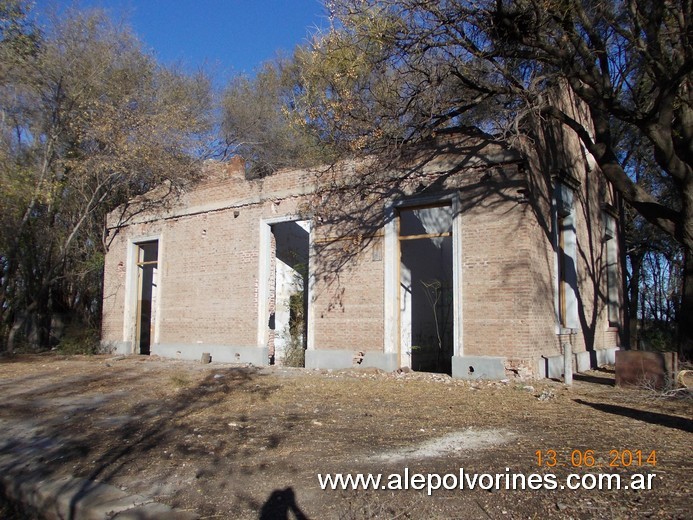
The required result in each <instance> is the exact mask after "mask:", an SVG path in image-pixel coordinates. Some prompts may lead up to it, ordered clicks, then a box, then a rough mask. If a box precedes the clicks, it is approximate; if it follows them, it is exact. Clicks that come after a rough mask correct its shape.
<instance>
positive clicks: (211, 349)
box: [151, 343, 269, 366]
mask: <svg viewBox="0 0 693 520" xmlns="http://www.w3.org/2000/svg"><path fill="white" fill-rule="evenodd" d="M205 352H208V353H209V354H211V356H212V362H213V363H214V362H220V363H252V364H253V365H258V366H262V365H267V364H269V349H268V348H266V347H265V348H260V347H237V346H233V345H206V344H192V345H190V344H182V343H180V344H178V343H173V344H159V343H155V344H154V345H152V351H151V353H152V355H156V356H161V357H167V358H173V359H186V360H190V361H199V360H200V359H201V357H202V354H203V353H205Z"/></svg>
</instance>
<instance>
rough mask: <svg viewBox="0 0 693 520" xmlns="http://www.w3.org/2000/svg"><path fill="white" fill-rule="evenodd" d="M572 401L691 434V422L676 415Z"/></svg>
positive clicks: (692, 427)
mask: <svg viewBox="0 0 693 520" xmlns="http://www.w3.org/2000/svg"><path fill="white" fill-rule="evenodd" d="M573 401H574V402H576V403H578V404H584V405H585V406H590V407H592V408H594V409H595V410H599V411H600V412H605V413H611V414H615V415H621V416H623V417H628V418H630V419H635V420H638V421H644V422H648V423H650V424H656V425H659V426H665V427H666V428H674V429H677V430H682V431H684V432H689V433H691V432H693V421H692V420H690V419H686V418H684V417H678V416H676V415H668V414H663V413H657V412H647V411H643V410H638V409H637V408H629V407H627V406H620V405H613V404H606V403H590V402H588V401H584V400H583V399H573Z"/></svg>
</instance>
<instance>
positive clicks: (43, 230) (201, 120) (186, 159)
mask: <svg viewBox="0 0 693 520" xmlns="http://www.w3.org/2000/svg"><path fill="white" fill-rule="evenodd" d="M6 6H10V7H11V9H10V8H7V7H6ZM24 6H25V4H23V3H22V2H18V1H10V2H6V3H3V4H2V9H0V12H2V14H3V17H2V18H3V33H2V41H0V53H2V59H1V60H0V63H2V65H1V66H2V69H3V70H2V74H0V139H2V146H1V147H0V149H1V150H2V152H0V194H1V195H0V196H1V197H2V201H0V204H1V205H2V208H3V211H2V220H1V221H0V225H1V226H2V228H1V230H0V266H1V268H2V271H1V273H2V274H1V278H0V281H1V283H2V296H1V298H2V300H0V324H1V325H0V327H2V328H1V329H0V332H1V333H2V334H1V335H0V338H2V340H1V341H2V345H0V346H2V347H4V348H6V349H8V350H11V349H12V348H13V347H14V345H15V344H16V342H17V340H18V338H19V337H20V336H21V335H25V336H26V335H27V334H29V333H31V336H32V337H30V338H29V340H30V342H31V343H33V344H35V345H38V346H42V347H45V346H47V345H48V344H49V342H50V332H51V323H52V321H53V317H54V316H55V315H56V313H60V312H68V313H72V314H80V313H81V316H82V317H83V318H84V319H88V320H91V324H92V325H95V324H98V320H99V319H100V302H101V294H100V283H101V282H100V277H99V276H94V273H100V269H101V266H102V258H103V253H104V249H105V248H106V247H107V242H106V238H105V237H103V236H102V234H103V222H104V219H105V215H106V213H107V212H109V211H110V210H112V209H114V208H115V207H116V206H118V205H120V204H122V203H125V202H127V201H128V200H131V199H132V198H133V197H135V196H138V195H142V194H144V193H147V192H149V191H150V190H151V189H152V188H153V187H155V186H165V190H162V189H159V190H157V197H156V198H155V199H153V198H150V199H148V200H149V202H150V203H151V204H161V203H164V202H165V201H166V200H167V196H168V195H174V194H175V193H177V192H179V191H180V190H181V189H184V188H185V187H186V185H187V184H189V183H190V182H191V181H193V180H194V179H195V177H196V173H197V171H198V170H199V165H200V162H201V160H202V159H203V158H204V150H205V149H206V144H207V138H208V135H209V134H208V131H209V129H210V121H211V120H210V117H209V116H210V99H211V96H210V88H209V87H210V86H209V81H208V80H207V78H206V77H204V76H203V75H196V76H188V75H186V74H183V73H181V72H179V71H177V70H174V69H170V68H164V67H162V66H160V65H158V64H157V63H156V62H155V61H154V60H153V59H152V58H151V57H150V56H148V55H147V54H145V53H144V52H143V51H142V49H141V46H140V44H139V42H138V41H137V40H136V38H135V37H134V36H133V35H132V34H131V33H130V31H129V30H128V29H127V28H125V27H123V26H116V25H114V24H112V23H111V22H110V20H109V19H108V18H107V17H106V16H105V15H104V14H103V13H102V12H99V11H92V12H77V11H70V12H68V13H66V14H65V15H64V16H63V17H62V18H60V19H55V20H53V21H52V22H51V24H50V25H49V27H48V29H47V31H46V33H45V34H39V33H38V31H36V29H35V28H34V27H33V26H31V23H30V22H29V21H27V17H26V12H27V10H26V8H25V7H24ZM6 14H9V15H11V16H9V17H8V18H12V20H10V21H9V22H7V21H6V18H5V15H6ZM6 26H7V27H11V28H20V29H19V30H17V29H13V30H12V31H6V30H5V27H6ZM18 35H19V36H18ZM27 42H28V43H27ZM168 198H170V197H168ZM86 282H88V283H86Z"/></svg>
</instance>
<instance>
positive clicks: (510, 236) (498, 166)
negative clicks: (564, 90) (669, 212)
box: [102, 126, 623, 378]
mask: <svg viewBox="0 0 693 520" xmlns="http://www.w3.org/2000/svg"><path fill="white" fill-rule="evenodd" d="M595 168H596V166H595V165H594V163H593V161H592V160H591V158H590V156H589V154H586V153H585V151H584V150H583V149H582V147H581V146H580V143H579V141H578V140H577V138H576V137H575V136H574V135H573V134H571V133H570V132H568V131H566V130H564V129H563V128H561V127H558V126H545V127H542V129H541V132H538V133H537V135H536V136H534V139H533V140H532V141H531V144H530V142H529V141H527V142H525V143H524V144H523V143H521V142H519V143H518V144H517V146H516V148H511V147H509V146H507V145H504V144H501V143H497V142H494V141H493V140H490V139H488V138H487V137H486V136H483V135H481V134H469V135H465V136H460V135H456V136H447V137H442V138H441V137H439V138H438V139H436V141H435V143H432V144H431V146H430V147H421V148H419V149H418V150H417V151H416V153H412V154H410V155H409V156H407V157H400V158H398V160H397V161H394V162H393V164H388V165H386V164H382V163H377V162H375V161H370V162H369V161H366V160H364V161H362V162H354V163H349V164H341V165H339V166H332V167H330V168H322V169H320V168H319V169H315V170H294V171H281V172H279V173H277V174H275V175H272V176H269V177H266V178H262V179H257V180H247V179H246V178H245V176H244V171H243V168H242V164H240V163H230V164H218V163H217V164H215V163H210V164H208V165H207V167H206V170H207V174H206V176H205V180H204V181H202V182H201V183H199V184H198V185H196V187H195V188H194V189H191V190H189V191H188V192H186V193H185V194H183V195H182V196H181V197H180V199H178V200H177V201H176V202H175V204H173V205H172V206H171V207H168V208H166V209H160V210H157V211H153V210H149V211H141V212H138V211H136V210H134V209H133V208H137V204H136V203H135V204H133V205H131V206H129V207H128V208H127V210H125V211H123V209H122V208H121V209H120V210H118V211H115V212H113V213H112V214H111V215H110V217H109V220H108V223H107V228H108V229H107V231H108V233H109V239H110V240H111V243H110V249H109V252H108V254H107V256H106V264H105V281H104V310H103V330H102V341H103V344H104V345H105V346H106V347H108V348H110V349H112V350H113V351H117V352H119V353H124V354H150V353H151V354H157V355H161V356H166V357H175V358H183V359H200V356H201V354H202V353H203V352H208V353H210V354H211V356H212V359H213V360H215V361H232V362H233V361H237V362H252V363H254V364H258V365H262V364H267V363H270V362H276V363H283V362H285V361H287V360H288V359H289V356H290V355H293V354H294V353H295V352H296V351H297V350H298V351H299V352H300V354H301V355H303V354H304V353H305V366H307V367H311V368H320V367H323V368H341V367H350V366H352V365H354V364H360V365H361V366H376V367H379V368H382V369H385V370H394V369H396V368H398V367H402V366H410V367H412V368H413V369H414V370H423V371H437V372H447V373H451V374H452V375H453V376H455V377H463V378H477V377H483V378H504V377H508V376H513V375H519V376H538V377H543V376H547V375H548V376H551V377H558V376H560V374H561V373H562V355H561V351H562V350H561V349H562V348H563V346H564V345H566V344H569V345H571V348H572V349H573V351H574V352H575V362H576V365H575V366H576V367H577V369H579V370H582V369H585V368H587V367H589V366H594V365H596V364H599V363H604V362H608V361H612V360H613V356H614V352H615V350H616V349H617V348H618V346H619V342H620V340H619V333H620V330H621V325H622V323H623V321H622V319H623V316H622V306H621V303H620V302H621V301H622V282H621V280H622V277H621V266H620V262H619V253H618V234H617V232H616V227H617V219H616V215H617V214H616V212H615V211H614V207H615V204H614V196H613V193H612V190H611V188H610V186H609V185H608V184H607V183H606V181H604V179H603V177H602V176H601V175H599V174H598V172H595ZM595 173H596V174H595ZM304 349H305V352H304Z"/></svg>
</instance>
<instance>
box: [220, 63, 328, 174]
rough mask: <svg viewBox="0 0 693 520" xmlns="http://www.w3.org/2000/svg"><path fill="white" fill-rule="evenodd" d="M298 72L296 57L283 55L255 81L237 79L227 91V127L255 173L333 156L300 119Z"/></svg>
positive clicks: (232, 141) (235, 148)
mask: <svg viewBox="0 0 693 520" xmlns="http://www.w3.org/2000/svg"><path fill="white" fill-rule="evenodd" d="M298 73H299V70H298V68H297V66H296V62H295V61H293V60H288V59H278V60H276V61H275V62H270V63H266V64H265V65H264V66H263V67H262V68H261V69H260V70H259V71H258V72H257V74H256V75H255V77H254V78H252V79H251V78H249V77H246V76H239V77H237V78H235V79H234V80H233V81H232V82H231V84H230V85H229V86H228V87H227V88H226V91H225V92H224V96H223V103H222V104H223V131H224V134H225V137H226V140H227V142H228V143H229V145H230V146H231V147H232V148H233V151H234V152H235V153H238V154H240V155H241V156H242V157H243V158H244V159H245V160H246V161H247V164H248V166H249V171H248V174H249V176H250V177H261V176H264V175H268V174H271V173H273V172H275V171H277V170H279V169H281V168H287V167H309V166H314V165H316V164H319V163H321V162H324V161H325V160H327V159H328V158H329V151H328V150H327V148H326V147H325V146H324V145H322V144H321V143H320V142H319V140H318V139H317V138H316V137H315V136H313V135H312V134H311V133H309V132H308V131H307V128H306V125H305V122H304V121H303V120H301V119H300V118H298V117H296V112H295V104H296V97H297V95H298V94H299V93H300V89H301V87H300V78H299V77H298Z"/></svg>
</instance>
